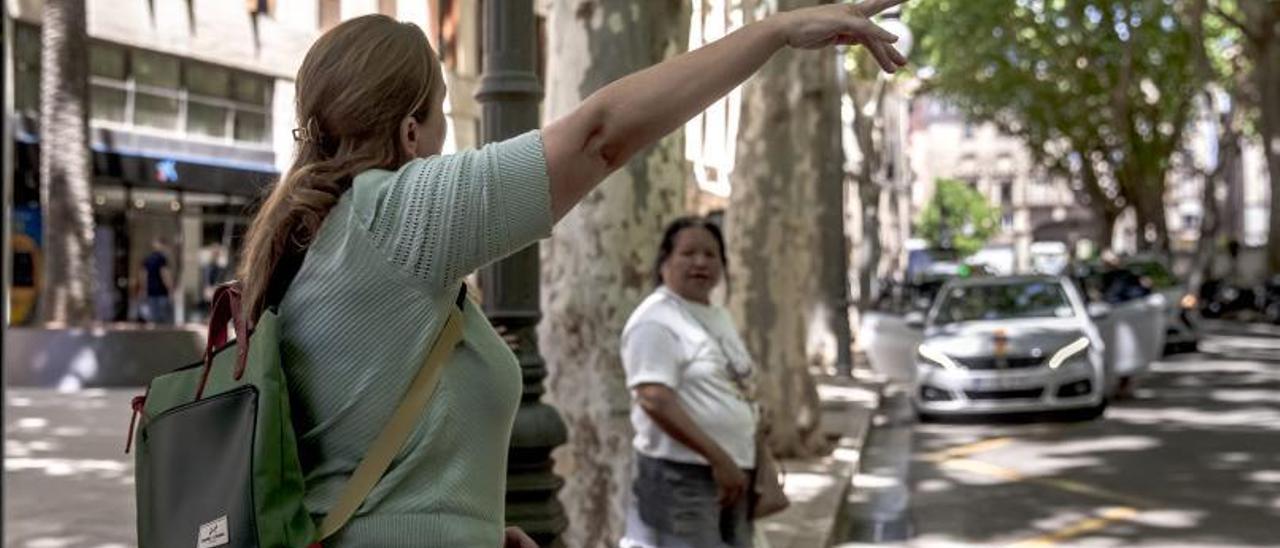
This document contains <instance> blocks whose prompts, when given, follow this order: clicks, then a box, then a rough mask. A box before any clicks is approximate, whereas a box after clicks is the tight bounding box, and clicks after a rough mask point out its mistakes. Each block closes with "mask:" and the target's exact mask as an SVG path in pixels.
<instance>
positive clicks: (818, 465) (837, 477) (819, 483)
mask: <svg viewBox="0 0 1280 548" xmlns="http://www.w3.org/2000/svg"><path fill="white" fill-rule="evenodd" d="M814 380H815V382H816V383H817V385H818V397H819V399H820V400H821V405H822V430H823V432H824V433H826V434H827V436H828V437H829V438H833V439H836V440H837V442H836V446H835V449H834V450H833V451H832V452H831V454H829V455H825V456H820V457H813V458H807V459H786V460H783V461H782V466H783V468H784V469H785V470H786V485H785V487H784V489H785V490H786V492H787V496H788V497H790V498H791V500H792V504H791V507H790V508H788V509H787V510H786V511H784V512H782V513H780V514H778V515H776V516H772V517H769V518H766V519H763V520H760V522H759V523H758V524H757V525H758V526H759V527H758V529H759V530H760V531H762V532H763V535H764V538H765V539H766V540H767V541H768V548H815V547H826V546H831V545H832V543H833V541H834V539H833V538H832V537H833V535H834V534H835V532H836V531H837V528H838V527H839V525H840V522H841V519H842V518H841V515H840V514H841V511H842V510H843V508H844V502H845V500H846V498H847V497H848V495H849V491H850V490H851V489H852V487H853V477H854V476H855V475H856V474H857V471H858V467H859V465H860V463H861V457H862V448H863V444H864V443H865V442H866V439H867V434H868V433H869V432H870V431H871V421H872V418H873V417H874V416H875V413H876V410H877V409H879V407H880V402H881V395H882V392H883V388H884V385H885V383H884V381H883V380H880V379H867V378H854V379H848V378H836V377H820V378H816V379H814Z"/></svg>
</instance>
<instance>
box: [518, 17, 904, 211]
mask: <svg viewBox="0 0 1280 548" xmlns="http://www.w3.org/2000/svg"><path fill="white" fill-rule="evenodd" d="M904 1H905V0H867V1H865V2H862V3H859V4H831V5H825V6H818V7H813V8H806V9H800V10H795V11H789V12H783V13H778V14H775V15H773V16H771V17H768V18H766V19H764V20H762V21H759V22H756V23H752V24H750V25H747V26H745V27H743V28H741V29H738V30H737V31H735V32H733V33H732V34H729V35H728V36H725V37H724V38H722V39H720V40H717V41H715V42H712V43H710V44H707V45H706V46H704V47H702V48H699V49H697V50H694V51H691V52H688V53H685V54H683V55H680V56H678V57H676V58H673V59H670V60H668V61H665V62H663V63H659V64H657V65H654V66H652V67H649V68H647V69H645V70H642V71H640V72H637V73H635V74H632V75H630V76H627V77H625V78H622V79H620V80H618V81H616V82H613V83H611V84H609V85H607V86H605V87H603V88H601V89H599V90H598V91H596V92H595V93H593V94H592V95H591V96H590V97H588V98H587V99H586V100H585V101H583V103H582V104H581V105H579V106H578V108H577V109H575V110H574V111H573V112H570V113H569V114H568V115H566V116H564V117H563V118H560V119H559V120H556V121H554V122H552V123H551V124H550V125H548V126H547V127H546V128H545V129H544V130H543V132H542V138H543V146H544V148H545V150H546V155H547V171H548V174H549V175H550V178H551V212H552V215H553V216H554V218H555V219H556V220H559V219H560V218H561V217H563V216H564V215H565V213H568V211H569V210H570V209H572V208H573V206H574V205H575V204H577V203H578V201H579V200H581V199H582V197H583V196H585V195H586V194H587V193H588V192H590V191H591V189H593V188H595V186H596V185H598V184H600V181H602V180H604V178H605V176H607V175H608V174H609V173H611V172H613V171H614V170H615V169H618V168H619V167H621V166H622V165H623V164H625V163H626V162H627V160H628V159H630V158H631V156H632V155H633V154H635V153H636V152H637V151H639V150H641V149H643V148H645V147H647V146H649V145H652V144H653V143H654V142H656V141H657V140H658V139H661V138H662V137H663V136H665V135H667V134H668V133H670V132H672V131H674V130H675V129H676V128H679V127H680V126H681V125H683V124H684V123H685V122H687V121H689V119H690V118H693V116H694V115H695V114H697V113H699V112H702V110H704V109H706V108H707V106H709V105H710V104H711V103H713V102H715V101H716V100H717V99H719V98H721V97H723V96H724V95H725V94H727V93H729V91H730V90H732V89H733V88H734V87H736V86H737V85H738V84H741V83H742V82H743V81H744V80H746V79H747V77H749V76H751V74H752V73H754V72H755V71H756V70H758V69H759V68H760V67H761V66H762V65H764V63H765V62H766V61H768V60H769V58H770V57H772V56H773V54H774V52H776V51H778V50H779V49H781V48H782V47H783V46H790V47H795V48H804V49H816V48H822V47H827V46H831V45H836V44H843V45H849V44H860V45H862V46H863V47H866V48H867V49H868V50H869V51H870V52H871V54H872V55H873V56H874V57H875V58H876V60H877V61H878V62H879V63H880V66H881V67H883V68H884V70H886V71H889V72H893V71H894V70H896V69H897V67H899V66H901V65H903V64H905V63H906V59H904V58H903V57H902V56H901V55H900V54H899V53H898V51H897V50H896V49H894V48H893V46H891V45H890V44H891V43H892V42H894V41H895V40H897V37H895V36H893V35H892V34H890V33H889V32H887V31H885V30H884V29H882V28H880V27H878V26H876V25H875V24H874V23H872V22H871V21H869V20H868V18H870V17H871V16H873V15H875V14H877V13H879V12H881V11H883V10H885V9H887V8H889V7H892V6H895V5H898V4H901V3H902V2H904Z"/></svg>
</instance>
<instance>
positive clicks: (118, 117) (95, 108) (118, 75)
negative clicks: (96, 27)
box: [89, 44, 129, 124]
mask: <svg viewBox="0 0 1280 548" xmlns="http://www.w3.org/2000/svg"><path fill="white" fill-rule="evenodd" d="M128 60H129V55H128V52H126V51H125V49H124V48H121V47H117V46H111V45H107V44H90V45H89V112H90V113H91V115H92V116H93V118H94V119H97V120H105V121H108V122H115V123H118V124H123V123H126V122H127V121H128V120H129V111H128V108H129V92H128V91H127V90H126V89H125V88H124V86H123V85H121V84H123V82H124V81H125V80H126V79H128V77H129V61H128ZM113 82H114V84H113Z"/></svg>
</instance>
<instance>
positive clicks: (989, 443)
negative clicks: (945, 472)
mask: <svg viewBox="0 0 1280 548" xmlns="http://www.w3.org/2000/svg"><path fill="white" fill-rule="evenodd" d="M1010 443H1013V438H990V439H985V440H982V441H977V442H974V443H970V444H966V445H961V446H959V447H952V448H950V449H945V450H942V451H938V452H936V453H931V454H928V455H925V456H924V459H925V460H928V461H932V462H942V461H946V460H950V459H955V458H960V457H967V456H969V455H973V454H976V453H984V452H987V451H994V450H996V449H999V448H1001V447H1004V446H1006V445H1009V444H1010Z"/></svg>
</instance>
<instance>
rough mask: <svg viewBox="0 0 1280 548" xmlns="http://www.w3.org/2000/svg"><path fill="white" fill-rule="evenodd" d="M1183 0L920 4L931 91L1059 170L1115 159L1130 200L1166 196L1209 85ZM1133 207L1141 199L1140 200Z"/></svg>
mask: <svg viewBox="0 0 1280 548" xmlns="http://www.w3.org/2000/svg"><path fill="white" fill-rule="evenodd" d="M1175 8H1176V6H1175V2H1174V1H1173V0H918V1H916V2H913V3H912V4H911V6H910V8H909V9H907V10H906V16H907V22H908V24H909V25H910V26H911V27H912V29H913V31H914V32H915V34H916V36H917V37H918V40H919V44H920V47H919V48H918V49H917V51H916V55H915V57H916V58H915V59H914V60H913V61H914V63H915V64H916V65H918V66H921V67H928V69H929V70H928V71H924V72H926V73H929V72H931V74H930V75H929V77H928V78H927V79H926V84H925V86H926V87H927V88H928V89H931V90H933V91H934V92H935V93H937V94H938V95H940V96H941V97H943V98H944V99H946V100H948V101H950V102H951V103H953V104H955V105H956V106H957V107H958V108H959V109H960V110H961V111H962V112H963V113H965V114H966V115H967V116H968V117H969V118H970V119H972V120H974V121H987V122H994V123H996V124H997V125H999V126H1000V127H1001V128H1002V129H1003V130H1005V131H1007V132H1009V133H1012V134H1014V135H1015V136H1017V137H1020V138H1022V139H1023V140H1024V141H1025V142H1026V143H1027V145H1028V146H1029V148H1031V149H1032V150H1033V151H1035V152H1036V153H1037V154H1038V155H1039V156H1040V157H1041V158H1042V159H1043V160H1045V162H1046V163H1048V164H1056V165H1066V164H1076V165H1078V163H1079V158H1080V157H1082V156H1084V155H1086V154H1087V153H1088V152H1089V151H1100V152H1103V153H1104V157H1105V158H1107V159H1109V160H1110V161H1109V162H1108V164H1109V165H1108V167H1109V168H1110V169H1107V170H1104V175H1107V176H1108V178H1109V179H1111V180H1113V181H1114V185H1115V186H1118V187H1120V188H1121V190H1122V194H1123V195H1126V196H1136V195H1139V194H1148V193H1152V192H1155V193H1157V195H1161V194H1162V193H1163V188H1164V186H1163V185H1164V174H1165V172H1166V171H1167V170H1168V169H1169V168H1170V160H1171V156H1172V155H1173V153H1174V152H1175V150H1176V149H1177V147H1178V145H1179V143H1180V141H1181V138H1182V135H1183V132H1182V129H1183V128H1184V127H1185V126H1186V124H1187V122H1188V120H1189V117H1190V113H1191V110H1192V107H1193V102H1194V97H1195V96H1196V92H1197V90H1199V89H1200V87H1201V86H1202V85H1203V84H1204V82H1202V81H1201V80H1200V77H1199V76H1198V73H1197V71H1196V69H1195V57H1194V53H1195V49H1194V48H1195V46H1196V44H1195V43H1194V41H1193V39H1192V36H1191V35H1190V33H1188V32H1187V29H1186V28H1184V26H1183V24H1182V20H1181V19H1180V18H1179V13H1178V11H1177V10H1176V9H1175ZM1130 201H1133V200H1130Z"/></svg>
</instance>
